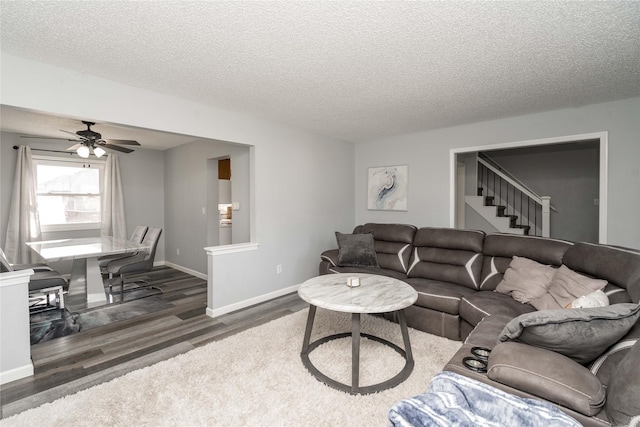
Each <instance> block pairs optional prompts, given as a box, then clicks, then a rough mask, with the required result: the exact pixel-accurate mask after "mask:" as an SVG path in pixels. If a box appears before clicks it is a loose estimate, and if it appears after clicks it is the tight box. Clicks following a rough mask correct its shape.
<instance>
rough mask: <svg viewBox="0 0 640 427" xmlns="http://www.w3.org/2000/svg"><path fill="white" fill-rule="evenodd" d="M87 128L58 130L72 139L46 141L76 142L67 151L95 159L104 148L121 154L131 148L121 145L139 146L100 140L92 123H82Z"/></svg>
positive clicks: (123, 140)
mask: <svg viewBox="0 0 640 427" xmlns="http://www.w3.org/2000/svg"><path fill="white" fill-rule="evenodd" d="M82 123H84V124H85V125H86V126H87V128H86V129H83V130H79V131H77V132H75V133H74V132H69V131H67V130H62V129H60V132H64V133H68V134H69V135H71V136H73V139H69V138H48V139H64V140H65V141H76V142H77V144H74V145H72V146H71V147H69V148H67V151H75V152H76V153H77V154H78V155H79V156H80V157H83V158H85V159H86V158H88V157H89V155H90V154H91V153H93V154H94V155H95V156H96V157H102V156H103V155H104V154H106V151H105V150H104V149H105V148H106V149H108V150H114V151H120V152H121V153H132V152H133V150H132V149H131V148H127V147H122V145H134V146H135V145H138V146H139V145H140V143H139V142H138V141H133V140H130V139H102V135H101V134H99V133H98V132H95V131H93V130H91V126H93V125H95V123H94V122H87V121H84V120H83V121H82ZM21 136H22V138H42V137H41V136H31V135H21Z"/></svg>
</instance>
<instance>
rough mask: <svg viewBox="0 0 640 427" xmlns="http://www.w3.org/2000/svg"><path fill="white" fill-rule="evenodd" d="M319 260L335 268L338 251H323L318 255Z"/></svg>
mask: <svg viewBox="0 0 640 427" xmlns="http://www.w3.org/2000/svg"><path fill="white" fill-rule="evenodd" d="M320 258H321V259H322V260H323V261H327V262H328V263H329V264H330V265H331V266H332V267H336V266H337V265H338V249H329V250H327V251H324V252H322V254H321V255H320Z"/></svg>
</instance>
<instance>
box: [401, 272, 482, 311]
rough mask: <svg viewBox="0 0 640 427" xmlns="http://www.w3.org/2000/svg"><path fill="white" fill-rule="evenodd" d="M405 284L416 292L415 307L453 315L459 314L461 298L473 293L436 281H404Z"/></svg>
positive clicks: (464, 288) (463, 288)
mask: <svg viewBox="0 0 640 427" xmlns="http://www.w3.org/2000/svg"><path fill="white" fill-rule="evenodd" d="M405 282H407V283H408V284H410V285H411V286H413V288H414V289H415V290H416V292H418V300H417V301H416V302H415V303H414V304H415V305H418V306H420V307H426V308H430V309H432V310H437V311H440V312H443V313H449V314H455V315H457V314H458V313H459V309H460V300H461V299H462V297H463V296H465V295H471V294H473V293H475V291H474V290H472V289H469V288H467V287H465V286H460V285H454V284H453V283H446V282H439V281H437V280H429V279H405Z"/></svg>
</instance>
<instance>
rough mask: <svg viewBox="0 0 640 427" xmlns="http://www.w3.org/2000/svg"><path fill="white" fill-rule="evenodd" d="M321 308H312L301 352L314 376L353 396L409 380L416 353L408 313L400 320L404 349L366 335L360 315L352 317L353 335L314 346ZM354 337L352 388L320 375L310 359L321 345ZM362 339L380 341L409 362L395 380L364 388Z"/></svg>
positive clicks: (401, 313) (400, 313) (332, 337)
mask: <svg viewBox="0 0 640 427" xmlns="http://www.w3.org/2000/svg"><path fill="white" fill-rule="evenodd" d="M316 309H317V307H316V306H315V305H310V306H309V316H308V317H307V328H306V330H305V333H304V340H303V342H302V351H301V352H300V358H301V359H302V363H303V365H304V366H305V367H306V368H307V369H308V370H309V372H311V374H312V375H313V376H315V377H316V378H317V379H318V380H320V381H322V382H323V383H325V384H327V385H328V386H331V387H333V388H336V389H338V390H341V391H344V392H347V393H351V394H370V393H376V392H378V391H382V390H386V389H388V388H392V387H395V386H397V385H398V384H400V383H401V382H403V381H404V380H406V379H407V378H409V375H411V372H412V371H413V366H414V363H415V362H414V360H413V353H412V352H411V343H410V342H409V332H408V330H407V321H406V319H405V317H404V310H398V311H397V313H398V321H399V323H400V331H401V332H402V339H403V342H404V350H403V349H402V348H400V347H399V346H397V345H395V344H394V343H392V342H389V341H387V340H385V339H383V338H380V337H377V336H374V335H370V334H363V333H361V332H360V313H352V315H351V332H350V333H349V332H345V333H341V334H335V335H329V336H327V337H324V338H320V339H318V340H316V341H314V342H312V343H309V341H310V339H311V331H312V329H313V321H314V319H315V315H316ZM348 336H351V385H349V384H345V383H341V382H339V381H336V380H334V379H333V378H330V377H329V376H327V375H326V374H324V373H322V372H320V370H319V369H318V368H316V367H315V366H314V365H313V363H311V360H310V359H309V353H311V352H312V351H313V350H314V349H316V348H317V347H319V346H320V345H322V344H324V343H326V342H329V341H332V340H336V339H340V338H346V337H348ZM360 337H365V338H368V339H370V340H373V341H376V342H379V343H381V344H384V345H386V346H389V347H391V348H392V349H393V350H395V351H396V352H398V353H399V354H400V355H401V356H402V357H403V358H404V359H405V361H406V363H405V365H404V368H402V370H401V371H400V372H399V373H398V374H397V375H395V376H394V377H393V378H389V379H388V380H386V381H383V382H381V383H378V384H372V385H368V386H365V387H360V385H359V383H360Z"/></svg>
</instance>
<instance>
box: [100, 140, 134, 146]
mask: <svg viewBox="0 0 640 427" xmlns="http://www.w3.org/2000/svg"><path fill="white" fill-rule="evenodd" d="M105 142H106V143H107V144H121V145H140V143H139V142H138V141H133V140H131V139H105Z"/></svg>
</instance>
